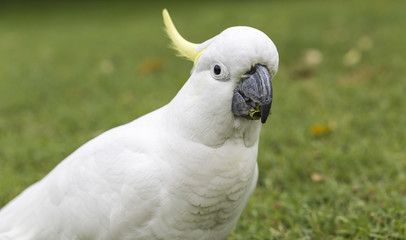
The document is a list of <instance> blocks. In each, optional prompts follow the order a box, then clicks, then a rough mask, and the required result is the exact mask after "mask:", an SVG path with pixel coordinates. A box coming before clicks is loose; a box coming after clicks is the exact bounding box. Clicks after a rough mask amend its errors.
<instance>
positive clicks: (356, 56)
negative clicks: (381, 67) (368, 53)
mask: <svg viewBox="0 0 406 240" xmlns="http://www.w3.org/2000/svg"><path fill="white" fill-rule="evenodd" d="M361 57H362V53H361V51H360V50H359V49H356V48H353V49H351V50H350V51H348V52H347V53H346V54H345V55H344V57H343V63H344V64H345V65H346V66H354V65H355V64H357V63H359V61H361Z"/></svg>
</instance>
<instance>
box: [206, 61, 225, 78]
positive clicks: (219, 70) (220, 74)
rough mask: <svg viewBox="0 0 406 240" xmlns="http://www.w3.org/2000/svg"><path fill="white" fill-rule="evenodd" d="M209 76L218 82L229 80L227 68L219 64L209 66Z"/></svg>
mask: <svg viewBox="0 0 406 240" xmlns="http://www.w3.org/2000/svg"><path fill="white" fill-rule="evenodd" d="M210 72H211V76H212V77H213V78H214V79H217V80H220V81H227V80H229V79H230V76H229V72H228V69H227V67H226V66H225V65H224V64H222V63H219V62H216V63H214V64H213V65H211V71H210Z"/></svg>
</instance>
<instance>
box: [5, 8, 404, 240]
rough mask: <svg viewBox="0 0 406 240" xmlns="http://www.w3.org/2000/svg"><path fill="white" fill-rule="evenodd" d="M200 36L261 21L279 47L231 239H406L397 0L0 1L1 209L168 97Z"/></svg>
mask: <svg viewBox="0 0 406 240" xmlns="http://www.w3.org/2000/svg"><path fill="white" fill-rule="evenodd" d="M164 7H166V8H168V9H169V11H170V13H171V15H172V18H173V20H174V22H175V24H176V25H177V26H178V29H179V31H180V32H181V33H182V34H183V35H184V36H185V37H186V38H187V39H189V40H191V41H193V42H203V41H204V40H207V39H208V38H210V37H212V36H215V35H216V34H218V33H219V32H221V31H222V30H224V29H225V28H227V27H230V26H235V25H248V26H252V27H255V28H258V29H260V30H262V31H264V32H265V33H267V34H268V36H270V37H271V39H272V40H273V41H274V42H275V44H276V46H277V47H278V51H279V54H280V65H279V72H278V74H277V75H276V77H275V79H274V80H273V85H274V103H273V108H272V115H271V116H270V118H269V119H268V121H267V123H266V124H265V125H264V126H263V128H262V132H261V141H260V146H259V156H258V162H259V167H260V177H259V181H258V186H257V189H256V191H255V192H254V194H253V196H252V198H251V200H250V202H249V204H248V206H247V208H246V209H245V211H244V212H243V214H242V216H241V218H240V220H239V222H238V224H237V226H236V228H235V229H234V231H233V232H232V233H231V235H230V236H229V240H233V239H405V238H406V147H405V146H406V67H405V66H406V57H405V56H406V45H405V43H406V32H405V29H406V15H405V13H404V9H405V7H406V3H405V2H404V1H400V0H399V1H379V0H374V1H360V0H358V1H258V2H251V1H246V2H245V1H236V2H232V1H226V2H199V4H193V3H191V2H188V3H182V4H179V3H160V2H158V3H152V2H151V3H150V4H147V5H145V4H140V3H136V2H134V3H130V2H118V3H114V2H113V1H111V2H110V3H109V2H85V3H79V2H77V3H74V4H69V3H67V2H65V3H58V4H56V3H52V2H49V3H47V4H45V3H41V2H37V3H36V4H33V3H31V5H30V3H29V2H27V3H25V4H23V3H20V4H17V3H14V4H11V5H7V4H2V6H1V7H0V206H3V205H4V204H6V203H7V202H8V201H10V200H11V199H12V198H13V197H15V196H16V195H17V194H19V193H20V192H21V191H22V190H23V189H25V188H26V187H28V186H29V185H31V184H32V183H34V182H35V181H37V180H39V179H41V178H42V177H43V176H45V175H46V174H47V173H48V172H49V171H50V170H51V169H52V168H53V167H54V166H55V165H56V164H58V163H59V162H60V161H61V160H62V159H64V158H65V157H66V156H67V155H69V154H70V153H71V152H72V151H74V150H75V149H76V148H78V147H79V146H80V145H82V144H84V143H85V142H86V141H88V140H90V139H91V138H93V137H95V136H97V135H98V134H100V133H101V132H103V131H106V130H108V129H110V128H112V127H115V126H117V125H121V124H124V123H126V122H129V121H131V120H133V119H135V118H137V117H139V116H142V115H144V114H146V113H148V112H150V111H152V110H154V109H156V108H159V107H161V106H163V105H164V104H166V103H168V102H169V101H170V100H171V98H172V97H173V96H174V95H175V94H176V92H177V91H178V90H179V89H180V87H181V86H182V85H183V83H184V82H185V81H186V80H187V78H188V76H189V72H190V69H191V68H192V63H191V62H188V61H185V60H184V59H181V58H177V57H175V52H174V51H173V50H172V49H170V48H169V47H168V46H169V40H168V39H167V37H166V36H165V34H164V32H163V24H162V17H161V11H162V9H163V8H164Z"/></svg>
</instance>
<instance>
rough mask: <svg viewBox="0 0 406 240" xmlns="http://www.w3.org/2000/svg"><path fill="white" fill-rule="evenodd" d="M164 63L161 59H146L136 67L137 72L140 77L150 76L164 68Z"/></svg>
mask: <svg viewBox="0 0 406 240" xmlns="http://www.w3.org/2000/svg"><path fill="white" fill-rule="evenodd" d="M164 65H165V62H164V60H162V59H161V58H148V59H145V60H144V61H143V62H141V63H140V64H139V65H138V68H137V70H138V72H139V73H140V74H142V75H147V74H151V73H153V72H157V71H160V70H162V69H163V68H164Z"/></svg>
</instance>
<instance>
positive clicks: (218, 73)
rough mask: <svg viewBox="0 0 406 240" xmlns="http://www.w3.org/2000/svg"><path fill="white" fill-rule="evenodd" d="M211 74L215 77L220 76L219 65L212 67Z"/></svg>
mask: <svg viewBox="0 0 406 240" xmlns="http://www.w3.org/2000/svg"><path fill="white" fill-rule="evenodd" d="M213 72H214V74H216V75H220V73H221V67H220V66H219V65H217V64H216V65H214V67H213Z"/></svg>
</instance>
